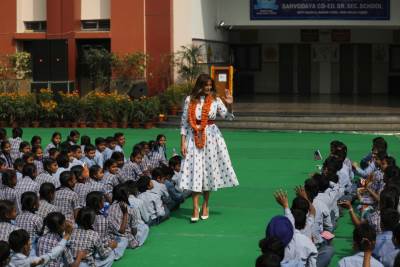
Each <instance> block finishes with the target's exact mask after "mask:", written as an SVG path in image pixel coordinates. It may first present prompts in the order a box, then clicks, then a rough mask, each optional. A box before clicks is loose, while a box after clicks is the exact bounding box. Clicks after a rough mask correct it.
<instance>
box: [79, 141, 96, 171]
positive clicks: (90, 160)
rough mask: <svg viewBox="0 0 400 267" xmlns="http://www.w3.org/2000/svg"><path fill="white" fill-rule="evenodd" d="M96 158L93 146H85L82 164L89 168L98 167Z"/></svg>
mask: <svg viewBox="0 0 400 267" xmlns="http://www.w3.org/2000/svg"><path fill="white" fill-rule="evenodd" d="M95 156H96V148H95V147H94V146H93V145H87V146H85V156H84V157H83V158H82V162H83V163H84V164H86V165H87V166H88V168H90V167H92V166H93V165H96V161H95V160H94V157H95Z"/></svg>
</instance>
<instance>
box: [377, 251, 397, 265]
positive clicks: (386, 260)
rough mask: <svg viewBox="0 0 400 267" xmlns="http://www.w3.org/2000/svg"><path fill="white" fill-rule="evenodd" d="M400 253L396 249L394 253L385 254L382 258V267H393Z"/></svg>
mask: <svg viewBox="0 0 400 267" xmlns="http://www.w3.org/2000/svg"><path fill="white" fill-rule="evenodd" d="M399 253H400V249H396V250H395V251H392V252H390V253H385V254H384V255H383V256H382V259H381V262H382V263H383V266H385V267H393V265H394V260H395V259H396V257H397V255H398V254H399Z"/></svg>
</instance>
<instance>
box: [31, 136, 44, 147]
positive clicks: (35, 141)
mask: <svg viewBox="0 0 400 267" xmlns="http://www.w3.org/2000/svg"><path fill="white" fill-rule="evenodd" d="M34 146H40V147H42V137H40V136H38V135H34V136H32V138H31V147H32V148H33V147H34Z"/></svg>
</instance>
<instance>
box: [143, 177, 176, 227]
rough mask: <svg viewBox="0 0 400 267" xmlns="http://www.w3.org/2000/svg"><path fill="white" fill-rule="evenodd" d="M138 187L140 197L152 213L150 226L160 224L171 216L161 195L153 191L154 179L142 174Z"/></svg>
mask: <svg viewBox="0 0 400 267" xmlns="http://www.w3.org/2000/svg"><path fill="white" fill-rule="evenodd" d="M137 187H138V190H139V192H140V194H139V196H138V198H139V199H141V200H143V202H144V203H145V205H146V208H147V211H148V213H149V214H150V219H151V220H150V222H149V226H153V225H157V224H160V223H161V222H163V221H165V220H167V219H168V218H169V210H168V209H167V208H166V207H165V206H164V203H163V202H162V200H161V197H160V195H158V194H157V193H155V192H153V191H151V189H153V181H152V180H151V179H150V178H149V177H147V176H142V177H140V179H139V180H138V181H137Z"/></svg>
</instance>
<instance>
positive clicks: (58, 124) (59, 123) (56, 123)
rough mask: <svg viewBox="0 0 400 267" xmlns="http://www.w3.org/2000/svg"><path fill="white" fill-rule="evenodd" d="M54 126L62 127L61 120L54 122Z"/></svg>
mask: <svg viewBox="0 0 400 267" xmlns="http://www.w3.org/2000/svg"><path fill="white" fill-rule="evenodd" d="M53 126H54V127H55V128H60V127H61V122H60V121H54V122H53Z"/></svg>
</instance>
